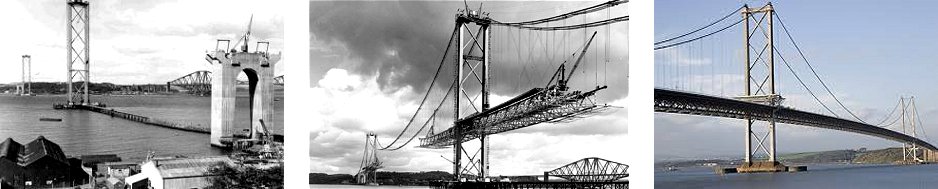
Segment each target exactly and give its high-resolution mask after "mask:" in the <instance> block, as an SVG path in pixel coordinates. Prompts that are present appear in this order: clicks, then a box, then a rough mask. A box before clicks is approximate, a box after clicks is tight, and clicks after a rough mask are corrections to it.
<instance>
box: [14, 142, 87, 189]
mask: <svg viewBox="0 0 938 189" xmlns="http://www.w3.org/2000/svg"><path fill="white" fill-rule="evenodd" d="M0 170H3V171H0V180H4V181H6V182H8V183H10V184H12V185H13V186H14V187H16V188H46V187H62V186H77V185H80V184H85V183H88V181H89V180H88V178H89V177H88V176H89V175H88V173H87V172H85V171H84V170H83V169H82V167H81V160H79V159H77V158H68V157H66V156H65V153H64V152H62V148H61V147H59V145H58V144H55V143H53V142H52V141H49V140H47V139H46V138H45V137H43V136H39V137H37V138H36V139H35V140H33V141H31V142H29V143H26V144H25V145H23V144H20V143H18V142H16V141H14V140H13V139H10V138H7V139H6V140H4V141H3V143H0Z"/></svg>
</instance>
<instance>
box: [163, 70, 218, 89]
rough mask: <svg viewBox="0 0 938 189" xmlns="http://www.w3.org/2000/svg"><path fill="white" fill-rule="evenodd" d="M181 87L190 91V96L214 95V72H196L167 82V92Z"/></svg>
mask: <svg viewBox="0 0 938 189" xmlns="http://www.w3.org/2000/svg"><path fill="white" fill-rule="evenodd" d="M172 86H180V87H183V88H186V89H187V90H189V94H198V95H207V94H211V93H212V72H210V71H206V70H202V71H195V72H192V73H190V74H187V75H185V76H182V77H179V78H177V79H174V80H172V81H169V82H166V88H167V90H169V89H171V88H172Z"/></svg>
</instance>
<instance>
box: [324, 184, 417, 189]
mask: <svg viewBox="0 0 938 189" xmlns="http://www.w3.org/2000/svg"><path fill="white" fill-rule="evenodd" d="M309 188H370V189H418V188H419V189H426V188H430V187H429V186H365V185H341V184H310V185H309Z"/></svg>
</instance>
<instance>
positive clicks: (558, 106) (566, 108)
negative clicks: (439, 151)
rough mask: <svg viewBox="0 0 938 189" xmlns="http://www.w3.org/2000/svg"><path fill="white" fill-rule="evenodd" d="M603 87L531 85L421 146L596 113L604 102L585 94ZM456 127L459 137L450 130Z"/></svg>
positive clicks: (446, 144) (440, 145)
mask: <svg viewBox="0 0 938 189" xmlns="http://www.w3.org/2000/svg"><path fill="white" fill-rule="evenodd" d="M602 89H605V87H600V88H596V89H594V90H591V91H587V92H582V91H564V90H559V89H558V88H557V87H550V88H547V89H543V88H534V89H531V90H529V91H528V92H525V93H523V94H521V95H520V96H517V97H515V98H513V99H511V100H508V101H506V102H505V103H502V104H500V105H498V106H495V107H493V108H491V109H488V110H487V111H484V112H480V113H475V114H473V115H470V116H468V117H466V118H463V119H460V120H459V121H457V122H456V126H454V127H450V128H449V129H446V130H445V131H442V132H439V133H436V134H434V135H432V136H429V137H426V138H421V139H420V146H419V147H422V148H448V147H451V146H452V145H453V144H454V143H455V142H456V139H457V137H462V140H461V141H463V142H466V141H470V140H472V139H476V138H479V137H480V136H481V135H482V134H484V135H492V134H498V133H503V132H508V131H511V130H515V129H520V128H524V127H528V126H532V125H536V124H539V123H545V122H547V123H556V122H564V121H569V120H572V119H576V118H581V117H582V116H583V115H587V114H591V113H596V112H599V111H601V110H604V109H606V108H609V107H610V106H608V105H599V104H595V102H593V101H592V100H591V99H589V97H591V96H593V95H594V94H596V92H597V91H599V90H602ZM456 127H460V128H461V129H462V133H463V134H462V136H456V134H455V131H454V129H455V128H456Z"/></svg>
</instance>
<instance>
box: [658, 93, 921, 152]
mask: <svg viewBox="0 0 938 189" xmlns="http://www.w3.org/2000/svg"><path fill="white" fill-rule="evenodd" d="M655 112H665V113H676V114H688V115H702V116H713V117H725V118H735V119H746V118H752V119H755V120H761V121H768V120H770V119H773V118H774V119H775V120H776V122H778V123H788V124H794V125H803V126H810V127H818V128H824V129H834V130H841V131H847V132H852V133H859V134H864V135H871V136H876V137H880V138H884V139H888V140H892V141H896V142H900V143H912V144H915V145H918V146H921V147H924V148H928V149H930V150H938V148H935V146H932V145H931V144H929V143H928V142H925V141H923V140H920V139H918V138H915V137H912V136H909V135H906V134H902V133H899V132H896V131H892V130H889V129H885V128H882V127H877V126H873V125H869V124H865V123H860V122H856V121H852V120H846V119H843V118H838V117H831V116H827V115H821V114H816V113H811V112H806V111H801V110H795V109H791V108H787V107H782V106H778V107H776V106H769V105H764V104H758V103H752V102H746V101H740V100H735V99H727V98H721V97H713V96H708V95H702V94H694V93H688V92H680V91H673V90H668V89H655Z"/></svg>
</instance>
